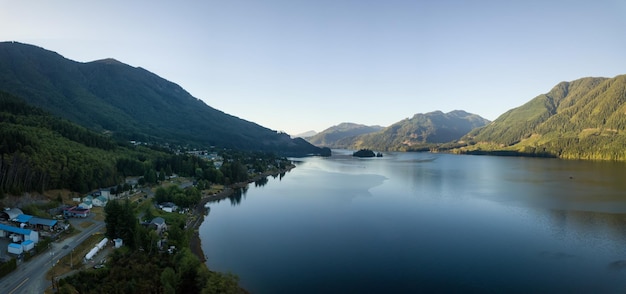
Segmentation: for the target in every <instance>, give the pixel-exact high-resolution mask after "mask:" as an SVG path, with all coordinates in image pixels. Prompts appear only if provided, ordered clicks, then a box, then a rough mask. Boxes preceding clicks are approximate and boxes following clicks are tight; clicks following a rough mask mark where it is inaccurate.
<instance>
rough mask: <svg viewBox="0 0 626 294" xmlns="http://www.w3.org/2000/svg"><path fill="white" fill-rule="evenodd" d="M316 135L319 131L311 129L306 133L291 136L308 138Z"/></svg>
mask: <svg viewBox="0 0 626 294" xmlns="http://www.w3.org/2000/svg"><path fill="white" fill-rule="evenodd" d="M315 135H317V132H316V131H313V130H310V131H306V132H304V133H300V134H295V135H292V136H291V137H292V138H304V139H306V138H308V137H313V136H315Z"/></svg>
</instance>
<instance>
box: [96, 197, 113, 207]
mask: <svg viewBox="0 0 626 294" xmlns="http://www.w3.org/2000/svg"><path fill="white" fill-rule="evenodd" d="M107 202H109V199H107V198H106V197H104V196H98V197H96V198H94V199H93V201H92V204H93V206H99V207H103V206H105V205H107Z"/></svg>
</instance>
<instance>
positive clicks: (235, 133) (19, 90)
mask: <svg viewBox="0 0 626 294" xmlns="http://www.w3.org/2000/svg"><path fill="white" fill-rule="evenodd" d="M0 90H3V91H6V92H8V93H11V94H13V95H16V96H18V97H21V98H23V99H25V100H26V101H27V102H28V103H29V104H32V105H35V106H38V107H41V108H43V109H44V110H46V111H49V112H51V113H53V114H55V115H58V116H61V117H64V118H66V119H69V120H71V121H74V122H76V123H78V124H80V125H83V126H85V127H87V128H90V129H93V130H97V131H99V132H106V133H111V134H112V135H113V136H115V137H117V138H120V139H124V140H137V141H144V142H146V141H147V142H168V143H177V144H191V145H204V146H206V145H214V146H219V147H225V148H233V149H241V150H258V151H269V152H277V153H281V154H285V155H305V154H321V153H327V152H329V150H323V149H320V148H318V147H315V146H313V145H311V144H309V143H308V142H306V141H305V140H303V139H291V138H290V137H289V135H287V134H284V133H279V132H276V131H273V130H270V129H267V128H265V127H262V126H260V125H257V124H255V123H252V122H249V121H245V120H243V119H240V118H237V117H235V116H232V115H229V114H226V113H224V112H222V111H219V110H217V109H214V108H212V107H210V106H208V105H206V104H205V103H204V102H202V101H201V100H199V99H197V98H195V97H193V96H191V95H190V94H189V93H188V92H187V91H185V90H184V89H183V88H181V87H180V86H178V85H177V84H174V83H172V82H170V81H167V80H165V79H163V78H161V77H159V76H157V75H155V74H153V73H151V72H149V71H147V70H145V69H143V68H140V67H132V66H129V65H127V64H124V63H122V62H119V61H117V60H114V59H103V60H98V61H93V62H87V63H80V62H76V61H72V60H69V59H66V58H64V57H63V56H61V55H59V54H57V53H55V52H52V51H48V50H45V49H43V48H39V47H36V46H32V45H27V44H21V43H16V42H2V43H0Z"/></svg>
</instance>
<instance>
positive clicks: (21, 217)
mask: <svg viewBox="0 0 626 294" xmlns="http://www.w3.org/2000/svg"><path fill="white" fill-rule="evenodd" d="M31 218H33V216H32V215H28V214H20V215H18V216H17V217H16V218H15V219H14V220H15V221H16V222H18V223H22V224H25V223H27V222H28V221H29V220H30V219H31Z"/></svg>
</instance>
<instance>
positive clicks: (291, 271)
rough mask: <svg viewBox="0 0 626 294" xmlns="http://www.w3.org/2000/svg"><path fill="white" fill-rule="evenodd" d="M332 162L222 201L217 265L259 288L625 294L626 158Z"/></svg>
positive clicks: (209, 251)
mask: <svg viewBox="0 0 626 294" xmlns="http://www.w3.org/2000/svg"><path fill="white" fill-rule="evenodd" d="M333 154H334V155H333V156H332V157H330V158H319V157H312V158H304V159H298V160H299V162H298V163H297V166H296V168H294V169H293V170H291V171H290V172H288V173H286V174H285V175H284V176H279V177H276V178H273V177H269V178H268V180H267V181H262V182H259V183H256V184H250V185H249V188H248V189H246V190H245V191H244V192H242V193H241V194H239V195H234V196H233V197H231V198H230V199H225V200H223V201H220V202H216V203H212V204H210V212H209V214H208V216H207V217H206V218H205V221H204V223H203V224H202V226H201V227H200V238H201V240H202V248H203V250H204V253H205V255H206V257H207V265H208V266H209V267H210V268H211V269H212V270H217V271H221V272H232V273H234V274H236V275H238V276H239V278H240V285H241V286H242V287H244V288H245V289H247V290H248V291H250V292H251V293H417V292H431V293H432V292H446V293H451V292H452V293H454V292H456V293H459V292H462V293H564V292H577V293H580V292H587V293H590V292H594V293H615V292H624V291H626V165H625V164H622V163H610V162H589V161H564V160H558V159H538V158H518V157H492V156H467V155H451V154H431V153H386V154H385V157H383V158H368V159H359V158H353V157H352V156H350V154H351V153H350V152H349V151H342V150H334V153H333Z"/></svg>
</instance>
